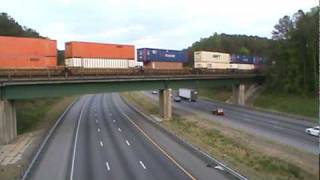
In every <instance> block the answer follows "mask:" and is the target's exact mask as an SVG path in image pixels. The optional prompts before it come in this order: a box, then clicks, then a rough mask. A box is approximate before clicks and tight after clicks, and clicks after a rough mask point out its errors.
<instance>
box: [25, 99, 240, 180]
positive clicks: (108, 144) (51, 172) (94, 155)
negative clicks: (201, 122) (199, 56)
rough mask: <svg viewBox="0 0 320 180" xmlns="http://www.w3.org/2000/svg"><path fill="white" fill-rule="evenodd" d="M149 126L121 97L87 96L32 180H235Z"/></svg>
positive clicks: (71, 113)
mask: <svg viewBox="0 0 320 180" xmlns="http://www.w3.org/2000/svg"><path fill="white" fill-rule="evenodd" d="M147 121H148V120H146V119H145V117H143V116H141V115H140V114H139V113H137V112H136V111H134V110H133V109H131V107H129V106H128V105H126V104H125V103H124V102H123V101H122V99H121V98H120V96H119V95H118V94H97V95H86V96H83V97H81V98H80V99H79V100H78V101H77V102H76V103H75V104H74V105H73V106H72V107H71V108H70V110H69V111H68V112H67V113H66V115H65V116H64V118H63V119H62V122H61V124H60V125H59V126H58V127H57V129H56V131H55V132H54V134H53V136H52V137H51V138H50V140H49V141H48V144H47V146H46V148H45V149H44V151H43V152H42V153H41V156H40V158H39V159H38V160H37V163H36V164H35V165H34V167H33V168H32V169H31V172H30V174H29V176H28V177H27V179H32V180H43V179H46V180H50V179H52V180H59V179H70V180H73V179H74V180H82V179H83V180H88V179H95V180H99V179H112V180H116V179H119V180H125V179H130V180H131V179H139V180H143V179H146V180H151V179H159V180H160V179H161V180H162V179H175V180H177V179H217V180H225V179H234V177H232V176H231V175H229V174H228V173H226V172H224V171H221V170H218V169H215V168H213V167H207V164H208V162H206V161H205V160H203V159H201V158H200V157H198V155H196V154H195V153H194V152H192V151H190V150H189V149H187V148H186V147H185V146H183V145H181V144H179V143H178V142H177V141H175V140H173V139H172V138H171V137H170V136H169V135H167V134H165V133H164V132H162V131H160V130H159V129H157V128H156V127H154V126H153V125H152V124H151V123H150V122H147Z"/></svg>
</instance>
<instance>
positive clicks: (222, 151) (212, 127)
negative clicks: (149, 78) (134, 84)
mask: <svg viewBox="0 0 320 180" xmlns="http://www.w3.org/2000/svg"><path fill="white" fill-rule="evenodd" d="M122 96H123V97H124V98H125V99H126V100H127V101H128V102H129V103H132V104H133V105H135V106H138V108H140V109H141V110H143V111H144V112H146V113H148V114H155V109H158V105H157V103H155V102H154V101H153V100H152V99H150V98H148V97H146V96H144V95H143V94H141V93H137V92H134V93H122ZM162 125H163V126H164V127H165V128H167V129H169V130H170V131H173V132H175V133H176V134H177V135H178V136H180V137H182V138H184V139H186V140H187V141H189V142H191V143H193V144H195V145H197V146H198V147H200V148H201V149H203V150H205V151H206V152H207V153H209V154H210V155H212V156H213V157H215V158H217V159H219V160H221V161H222V162H224V163H226V164H228V165H229V166H230V167H231V168H233V169H235V170H237V171H238V172H240V173H241V174H243V175H246V176H247V177H249V178H250V179H259V180H260V179H265V180H269V179H292V180H298V179H299V180H300V179H306V180H313V179H319V175H318V168H317V167H313V166H314V164H315V166H317V160H316V159H315V158H317V156H315V155H309V154H304V153H301V152H299V151H295V150H292V151H294V153H295V154H297V155H298V156H301V158H300V159H294V160H292V159H290V158H288V157H287V156H286V154H285V152H286V150H288V151H291V149H290V148H288V149H284V150H278V149H279V147H275V146H277V145H276V144H274V143H271V142H266V143H265V144H264V145H262V146H260V148H256V146H255V145H254V143H256V142H257V143H258V142H259V141H260V139H255V137H253V136H252V135H247V134H245V133H243V132H240V131H237V130H234V129H230V128H228V127H225V126H222V125H221V124H215V123H213V122H208V121H205V120H202V119H201V120H200V119H199V118H198V117H197V116H192V117H182V116H178V115H176V114H175V115H174V117H173V120H171V121H163V122H162ZM226 133H229V134H226ZM254 141H255V142H254ZM259 143H261V142H259ZM268 146H270V147H268ZM273 146H274V147H273ZM264 147H265V148H264ZM277 148H278V149H277ZM269 151H272V152H269ZM279 152H281V153H282V154H281V153H279ZM288 153H289V152H288ZM290 153H292V152H290ZM304 158H306V159H308V161H306V162H310V161H312V164H306V162H299V161H300V160H301V159H304ZM313 160H314V161H313ZM304 164H306V165H307V166H306V167H304Z"/></svg>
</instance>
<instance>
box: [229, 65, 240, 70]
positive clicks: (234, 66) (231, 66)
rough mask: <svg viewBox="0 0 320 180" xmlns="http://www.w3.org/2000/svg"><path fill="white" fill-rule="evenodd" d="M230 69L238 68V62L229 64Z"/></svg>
mask: <svg viewBox="0 0 320 180" xmlns="http://www.w3.org/2000/svg"><path fill="white" fill-rule="evenodd" d="M229 69H238V64H229Z"/></svg>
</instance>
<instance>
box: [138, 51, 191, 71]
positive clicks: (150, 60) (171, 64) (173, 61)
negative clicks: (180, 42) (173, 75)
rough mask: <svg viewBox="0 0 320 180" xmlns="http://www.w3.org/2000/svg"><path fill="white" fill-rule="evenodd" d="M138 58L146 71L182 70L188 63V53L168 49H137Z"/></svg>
mask: <svg viewBox="0 0 320 180" xmlns="http://www.w3.org/2000/svg"><path fill="white" fill-rule="evenodd" d="M137 56H138V58H137V60H138V62H143V65H144V68H146V69H182V68H183V63H185V62H187V61H188V54H187V52H186V51H176V50H167V49H153V48H141V49H137Z"/></svg>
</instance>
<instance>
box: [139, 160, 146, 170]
mask: <svg viewBox="0 0 320 180" xmlns="http://www.w3.org/2000/svg"><path fill="white" fill-rule="evenodd" d="M139 162H140V164H141V166H142V167H143V169H147V168H146V166H145V165H144V164H143V162H142V161H139Z"/></svg>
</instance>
